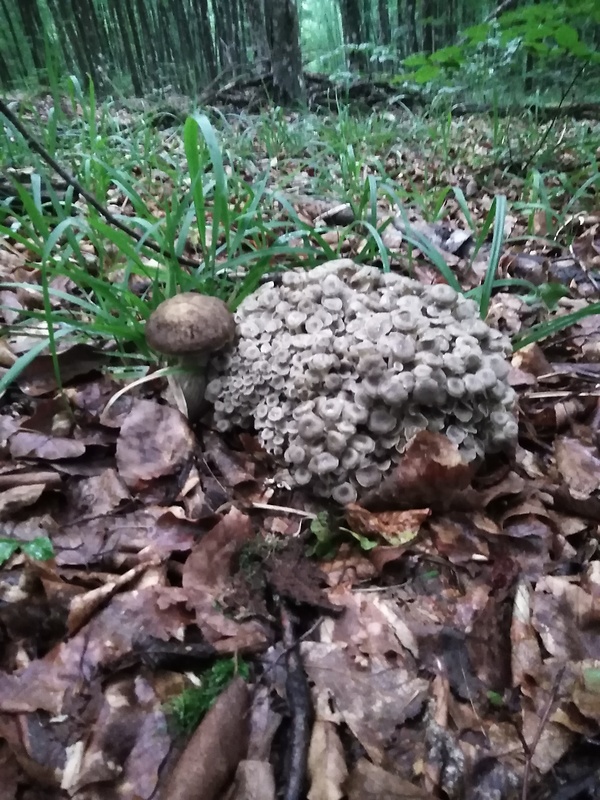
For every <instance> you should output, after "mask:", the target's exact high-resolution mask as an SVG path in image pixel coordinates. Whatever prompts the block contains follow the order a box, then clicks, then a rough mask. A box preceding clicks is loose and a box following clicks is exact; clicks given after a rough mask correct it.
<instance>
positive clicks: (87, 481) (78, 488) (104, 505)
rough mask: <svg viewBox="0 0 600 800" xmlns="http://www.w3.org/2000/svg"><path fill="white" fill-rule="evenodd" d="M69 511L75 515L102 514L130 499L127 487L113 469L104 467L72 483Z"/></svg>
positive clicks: (97, 515)
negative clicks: (95, 473)
mask: <svg viewBox="0 0 600 800" xmlns="http://www.w3.org/2000/svg"><path fill="white" fill-rule="evenodd" d="M68 499H69V501H70V503H71V508H70V511H71V512H72V513H73V514H74V515H75V516H82V517H87V516H92V515H93V516H96V517H99V516H102V515H104V514H109V513H110V512H111V511H114V510H115V509H116V508H118V507H119V506H120V505H121V504H122V503H123V502H125V501H127V500H130V499H131V495H130V494H129V492H128V491H127V487H126V486H125V484H124V483H123V481H122V480H121V478H120V477H119V475H118V473H117V471H116V470H114V469H105V470H103V471H102V472H101V473H100V474H99V475H94V476H92V477H91V478H84V479H83V480H80V481H78V482H77V483H76V484H75V485H72V488H71V491H70V492H69V493H68Z"/></svg>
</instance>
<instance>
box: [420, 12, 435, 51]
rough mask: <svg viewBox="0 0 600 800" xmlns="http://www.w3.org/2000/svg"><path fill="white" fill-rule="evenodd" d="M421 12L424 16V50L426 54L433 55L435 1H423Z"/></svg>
mask: <svg viewBox="0 0 600 800" xmlns="http://www.w3.org/2000/svg"><path fill="white" fill-rule="evenodd" d="M421 12H422V15H423V50H424V51H425V52H426V53H433V48H434V42H433V18H434V5H433V0H422V5H421Z"/></svg>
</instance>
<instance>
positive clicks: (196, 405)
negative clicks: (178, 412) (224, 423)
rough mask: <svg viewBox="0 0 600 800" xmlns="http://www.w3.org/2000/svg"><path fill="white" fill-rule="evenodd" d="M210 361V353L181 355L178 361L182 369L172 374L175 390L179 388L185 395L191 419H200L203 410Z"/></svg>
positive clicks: (188, 414) (187, 410) (188, 415)
mask: <svg viewBox="0 0 600 800" xmlns="http://www.w3.org/2000/svg"><path fill="white" fill-rule="evenodd" d="M208 362H209V355H208V353H202V354H200V355H199V354H195V355H194V356H193V357H191V356H189V355H186V356H180V357H179V358H178V359H177V362H176V363H177V366H178V367H179V369H180V371H179V372H177V374H176V375H172V376H171V378H172V385H173V386H174V387H176V389H175V391H177V390H179V391H180V392H181V395H182V396H183V399H184V401H185V407H186V412H187V417H188V419H190V420H195V419H198V417H199V416H200V415H201V413H202V411H203V407H204V392H205V390H206V383H207V381H206V371H207V368H208Z"/></svg>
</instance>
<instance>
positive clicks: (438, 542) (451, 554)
mask: <svg viewBox="0 0 600 800" xmlns="http://www.w3.org/2000/svg"><path fill="white" fill-rule="evenodd" d="M428 527H429V529H430V531H431V534H432V537H431V539H432V543H433V551H434V552H435V553H437V554H438V555H441V556H443V557H445V558H447V559H448V560H449V561H451V562H452V563H453V564H462V563H468V562H470V561H474V560H478V561H482V560H485V561H487V560H489V557H490V547H489V544H488V542H487V541H486V537H485V534H486V533H487V532H489V533H492V534H493V535H498V534H499V533H500V529H499V528H498V526H497V525H496V524H495V523H494V522H492V520H490V519H488V518H486V517H484V516H483V515H481V514H478V515H477V516H475V515H468V514H458V513H457V514H448V515H446V516H444V517H435V518H433V519H432V520H431V521H430V522H429V525H428ZM425 546H426V545H425V542H423V547H425Z"/></svg>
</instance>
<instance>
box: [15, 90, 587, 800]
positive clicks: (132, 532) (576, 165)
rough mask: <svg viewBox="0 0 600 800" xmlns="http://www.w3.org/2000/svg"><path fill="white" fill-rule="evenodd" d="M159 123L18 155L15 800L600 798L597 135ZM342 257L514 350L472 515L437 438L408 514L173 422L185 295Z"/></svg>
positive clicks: (33, 114) (211, 117)
mask: <svg viewBox="0 0 600 800" xmlns="http://www.w3.org/2000/svg"><path fill="white" fill-rule="evenodd" d="M143 105H144V106H145V107H142V108H140V107H139V104H136V107H135V108H133V104H131V105H128V104H127V103H126V102H124V101H121V102H118V103H117V102H107V101H104V102H97V101H96V98H95V97H94V94H93V92H90V93H88V94H87V95H85V94H83V93H82V92H81V90H80V89H79V87H78V85H77V83H76V82H71V83H70V84H69V86H68V91H65V92H64V93H62V94H61V95H60V96H59V95H58V94H57V93H56V92H55V93H54V97H52V96H51V95H48V96H37V97H35V98H32V97H26V96H24V95H21V96H18V97H17V96H15V97H13V98H11V99H10V101H9V102H8V109H9V110H10V114H14V115H15V116H17V117H18V119H19V120H20V123H21V125H23V126H24V128H25V130H26V136H25V137H24V136H23V135H22V132H20V131H19V130H17V129H16V128H15V126H14V125H12V124H11V122H10V118H5V119H4V121H3V131H4V135H3V136H0V161H1V163H3V164H4V165H5V167H4V169H3V170H2V174H1V176H0V237H1V239H0V242H1V244H0V280H1V285H0V301H1V305H2V336H1V338H0V394H1V397H2V410H1V412H0V441H1V442H2V449H3V462H2V464H1V465H0V514H1V515H2V520H3V534H2V535H3V538H2V540H1V542H0V557H1V558H2V560H3V570H2V577H1V578H0V590H1V593H2V598H3V601H2V606H1V607H0V622H1V625H2V636H3V642H4V645H5V648H4V652H3V655H2V664H1V666H2V671H0V711H2V712H3V713H2V714H0V783H1V784H2V785H5V786H8V787H9V790H10V791H12V789H14V792H13V794H11V795H7V796H10V797H15V798H16V797H19V798H21V800H26V799H27V798H34V797H39V796H40V795H39V793H38V794H36V792H39V787H40V781H41V780H42V778H43V781H44V782H45V792H46V794H45V795H44V796H45V797H46V796H47V797H48V798H54V797H56V798H59V797H66V796H70V797H75V798H84V797H85V798H91V797H98V798H100V797H108V796H110V797H122V798H133V797H150V796H154V795H153V792H156V791H157V789H159V788H160V789H161V790H165V789H164V787H165V785H166V786H167V789H166V791H167V795H165V797H166V796H169V797H170V798H174V797H176V798H178V800H185V798H187V797H192V796H194V795H193V792H194V791H197V787H198V786H199V785H203V786H209V785H210V786H211V787H213V786H214V787H216V788H215V789H214V792H213V794H212V795H211V797H215V798H217V797H225V796H227V797H229V798H234V797H235V798H238V799H239V798H242V797H246V796H247V795H245V794H244V793H243V786H244V785H245V782H246V783H249V784H250V785H259V784H260V785H261V786H265V791H264V794H263V795H261V797H264V800H269V799H270V798H274V797H275V788H276V787H278V788H281V787H286V791H287V792H288V794H286V797H288V798H292V797H298V798H300V797H305V796H307V794H306V792H307V791H309V794H308V797H310V798H311V800H314V798H319V800H320V799H321V798H323V800H328V798H333V797H337V798H341V797H347V798H349V800H359V798H360V800H365V798H367V800H368V798H370V797H372V798H373V800H375V798H376V797H377V798H380V797H382V796H389V797H406V796H410V797H415V798H420V797H423V798H425V797H431V796H432V793H434V795H435V796H442V795H443V796H447V797H457V798H463V797H473V798H475V797H480V796H483V794H485V793H486V792H489V791H492V789H494V790H495V791H497V792H498V794H497V795H495V796H498V797H502V798H504V797H506V798H509V797H516V796H519V797H522V798H527V797H529V798H542V797H551V796H555V795H553V792H556V791H558V790H559V789H560V790H562V791H563V792H564V791H565V786H569V785H575V783H576V782H577V781H579V782H580V783H581V782H583V783H581V785H583V786H584V789H585V788H586V787H592V788H593V787H596V788H597V787H598V785H600V778H598V774H599V773H598V769H597V765H596V764H595V761H594V756H593V751H594V747H595V746H597V742H598V734H599V733H600V731H599V730H598V724H599V723H600V713H599V712H598V703H597V692H598V666H597V665H598V660H597V659H598V658H600V651H599V648H598V644H597V635H596V633H595V631H596V630H597V626H598V624H599V621H600V616H597V615H599V610H598V603H597V596H598V568H597V567H596V564H598V563H600V562H599V560H598V536H599V532H598V520H599V519H600V506H599V503H600V457H599V456H598V450H597V446H598V427H599V420H600V416H599V414H598V387H599V385H600V366H599V364H600V316H599V312H600V297H599V293H598V292H599V287H598V282H599V281H600V234H599V226H600V207H599V204H598V190H599V186H600V172H599V170H598V163H599V157H600V121H593V120H574V119H568V118H564V119H563V118H561V117H560V116H558V117H556V118H554V119H552V120H549V121H548V120H543V121H542V120H539V119H536V117H535V114H534V113H530V114H527V115H525V114H523V115H520V116H515V117H505V116H500V115H494V114H493V113H492V114H481V115H461V114H456V115H454V114H453V113H452V112H451V111H450V110H448V111H441V110H431V111H429V112H427V113H422V114H415V113H412V112H410V111H409V110H407V109H394V110H388V109H383V110H380V111H377V112H370V113H368V114H365V113H362V112H360V111H358V110H356V109H353V108H352V107H339V108H338V109H337V111H336V113H328V114H326V115H325V114H323V115H320V114H316V113H314V114H313V113H310V114H309V113H303V112H289V111H284V110H283V109H281V108H277V107H274V108H271V109H269V110H267V111H265V112H264V113H263V114H260V115H250V114H246V113H243V112H236V113H233V112H231V111H229V110H228V109H217V108H210V109H202V110H197V109H194V108H191V107H190V108H185V109H184V110H183V113H182V115H181V118H178V117H177V116H176V115H173V114H172V113H171V112H170V111H169V112H168V113H165V112H164V110H163V109H162V108H161V107H160V106H157V107H151V106H150V105H149V104H147V103H146V104H143ZM30 137H33V139H35V140H36V141H37V142H38V143H39V145H41V148H35V147H32V142H31V140H30ZM28 139H29V140H28ZM44 153H45V154H48V155H50V157H51V158H52V159H54V160H55V161H56V162H58V164H59V165H60V166H61V167H62V168H63V170H64V171H66V173H68V174H67V176H66V177H68V178H69V175H70V176H72V177H73V180H72V179H71V178H69V180H65V174H64V173H63V175H57V174H56V173H55V171H53V169H52V168H51V166H50V165H49V164H48V161H47V159H46V158H45V156H44ZM82 190H83V193H82ZM88 193H89V194H90V195H92V196H93V197H92V199H94V198H95V201H97V202H95V203H92V204H90V202H89V201H88V200H89V198H88V199H86V197H85V195H86V194H88ZM340 257H344V258H351V259H353V260H354V261H355V262H357V263H363V264H368V265H374V266H376V267H378V268H379V269H381V270H383V271H384V272H400V273H401V274H403V275H406V276H410V277H413V278H416V279H417V280H418V281H420V282H421V283H424V284H434V283H447V284H449V285H450V286H452V287H453V288H455V289H456V290H458V291H460V292H461V293H463V294H465V295H466V296H468V297H470V298H472V299H474V300H475V301H476V302H477V304H478V307H479V310H480V314H481V316H482V318H484V319H486V320H487V321H488V322H489V323H490V324H492V325H493V326H496V327H499V328H500V329H501V330H503V331H504V332H505V333H506V334H507V335H508V336H510V338H511V341H512V343H513V355H512V359H511V371H510V374H509V382H510V384H511V386H512V387H513V388H514V389H515V390H516V392H517V395H518V414H519V425H520V435H519V443H518V445H517V447H516V450H515V452H514V453H513V454H511V456H510V457H508V456H507V457H497V458H492V459H489V460H488V461H486V462H485V463H484V464H483V465H481V466H480V469H479V471H478V472H477V474H475V475H473V476H472V481H471V484H470V486H469V490H468V491H463V490H464V489H465V487H464V486H463V487H461V488H460V490H459V489H458V488H457V484H456V470H455V468H456V462H455V461H453V458H454V455H452V454H451V453H450V451H449V450H447V449H444V448H445V447H446V446H445V445H444V447H442V449H441V451H440V449H439V447H440V445H439V442H436V443H435V445H436V446H435V447H434V445H433V444H432V442H431V441H429V440H425V441H424V442H423V443H422V446H421V447H420V449H419V448H416V449H415V448H413V449H412V450H411V449H409V450H408V451H407V454H406V464H405V467H406V469H405V472H404V473H403V475H404V479H405V480H407V484H406V485H404V484H401V485H400V487H399V495H398V497H399V501H398V503H397V506H396V507H394V508H389V509H385V510H383V511H375V510H372V509H366V508H362V507H361V506H360V505H359V504H352V506H351V507H347V508H341V507H336V506H335V504H329V503H325V502H324V501H318V500H317V499H316V498H315V497H313V496H311V495H310V493H308V492H304V491H300V490H298V489H290V488H289V487H288V486H285V485H283V484H281V483H278V481H277V478H276V469H275V465H274V464H273V462H272V460H271V459H270V458H269V456H268V455H267V454H266V453H265V452H264V451H263V450H262V449H261V448H260V447H259V446H258V444H257V442H256V440H255V438H254V437H253V435H252V431H244V432H241V433H239V432H238V433H236V434H235V435H227V436H221V435H219V434H217V433H216V432H215V431H214V430H212V428H211V426H210V423H209V422H207V421H206V420H203V421H202V423H200V424H199V425H193V424H192V423H191V422H189V421H188V420H187V419H186V416H185V414H184V413H181V412H180V410H178V408H177V404H178V397H177V395H176V394H175V395H174V394H173V391H174V390H173V383H172V381H170V380H169V379H170V377H171V375H172V373H173V371H174V369H173V367H172V365H168V364H166V365H165V364H164V363H163V362H162V361H161V360H160V359H159V357H158V356H157V355H156V353H154V352H153V351H152V350H151V349H150V348H149V347H148V346H147V343H146V340H145V336H144V326H145V322H146V320H147V319H148V317H149V315H150V313H151V312H152V311H153V309H155V308H156V307H157V305H158V304H159V303H160V302H161V301H162V300H163V299H165V298H167V297H170V296H172V295H174V294H177V293H179V292H182V291H199V292H203V293H207V294H214V295H217V296H219V297H221V298H222V299H223V300H225V301H226V302H227V303H228V304H229V306H230V308H231V309H232V310H234V309H235V308H236V307H237V306H238V305H239V304H240V303H241V302H242V301H243V300H244V298H246V297H248V296H249V295H250V294H251V293H252V292H253V291H254V290H256V289H257V287H259V286H260V285H261V284H262V283H264V282H265V281H268V280H272V279H274V276H276V275H277V273H280V272H283V271H286V270H289V269H292V268H298V267H301V268H305V269H310V268H312V267H314V266H316V265H318V264H322V263H325V262H327V261H331V260H333V259H336V258H340ZM182 410H184V409H182ZM409 474H410V475H411V476H412V477H411V479H410V481H409V480H408V478H407V477H406V476H407V475H409ZM432 483H433V484H434V485H435V486H436V487H437V488H438V489H439V497H438V498H437V499H436V501H435V502H433V501H432V499H431V492H428V491H426V488H427V489H430V484H432ZM409 484H410V485H409ZM403 491H405V492H406V497H410V504H409V505H408V506H406V505H403V504H402V492H403ZM419 492H421V494H419ZM419 500H420V501H421V502H419ZM407 502H408V501H407ZM17 595H18V596H17ZM15 598H16V599H15ZM291 609H292V610H293V613H292V611H291ZM342 612H344V613H342ZM224 665H225V666H224ZM232 665H233V666H232ZM304 674H306V675H307V676H308V679H309V681H310V694H309V692H308V688H307V685H305V684H302V680H301V679H300V678H299V676H300V675H304ZM232 675H238V677H237V678H236V679H235V680H233V682H231V683H228V682H229V681H230V680H231V677H232ZM240 676H242V677H243V679H244V680H243V681H242V678H241V677H240ZM290 676H292V677H291V679H290ZM286 680H287V688H286ZM236 681H237V683H236ZM294 681H295V684H294ZM299 684H300V689H298V685H299ZM227 685H228V686H229V688H228V689H226V690H225V691H224V692H223V689H224V687H225V686H227ZM293 685H295V687H296V688H295V689H294V688H293ZM302 685H304V690H302ZM240 686H243V687H244V688H240ZM248 686H252V690H253V692H252V694H251V693H250V692H249V691H248V689H247V688H246V687H248ZM196 690H198V694H197V695H195V694H194V693H195V691H196ZM222 692H223V693H222ZM270 692H273V693H274V694H278V695H280V696H281V697H282V698H284V700H282V701H281V702H279V703H277V702H269V697H271V695H270ZM217 697H219V699H218V700H217V699H216V698H217ZM194 698H196V699H194ZM271 699H272V697H271ZM215 701H216V702H215ZM208 709H210V711H209V712H208V714H207V715H206V716H205V717H204V718H203V721H202V722H201V723H200V725H199V727H197V728H196V726H197V725H198V723H199V720H200V718H201V717H202V715H203V714H205V712H206V711H207V710H208ZM246 717H247V718H248V719H250V720H251V721H252V725H248V730H246V729H245V728H244V725H240V719H245V718H246ZM17 718H18V720H19V724H20V725H21V726H24V729H25V730H27V731H28V736H27V737H23V736H20V737H19V736H17V735H16V733H15V728H14V726H15V719H17ZM300 719H302V720H304V722H305V724H304V726H303V725H302V724H299V723H298V720H300ZM169 723H174V724H175V725H174V727H171V726H170V724H169ZM176 723H179V727H177V724H176ZM90 725H93V726H94V734H93V736H90V737H87V738H86V731H89V729H90ZM194 729H196V735H195V736H194V737H193V738H192V739H191V740H190V743H189V745H188V746H187V749H186V743H187V739H186V738H185V736H184V735H183V734H182V730H184V731H185V734H186V735H187V734H189V733H190V731H191V730H194ZM203 731H204V733H202V732H203ZM115 732H116V733H115ZM115 737H116V740H118V741H119V742H120V743H121V744H120V746H119V747H118V748H116V752H115V748H114V746H113V743H112V742H114V740H115ZM232 737H233V739H235V741H236V742H237V745H236V747H233V748H231V752H229V753H228V754H227V756H225V755H224V754H223V747H222V742H223V741H227V740H229V739H231V738H232ZM49 743H52V747H50V746H49ZM248 743H249V744H248ZM42 744H43V745H44V746H43V747H42ZM75 745H77V747H78V748H79V750H77V758H75V756H74V755H73V754H74V752H75V751H74V750H73V749H72V748H73V747H74V746H75ZM190 747H193V748H194V749H193V750H192V751H190V749H189V748H190ZM70 748H71V749H70ZM181 752H183V755H182V757H181V759H182V760H180V761H179V763H178V764H177V765H176V766H175V767H173V764H174V763H175V759H176V756H177V755H178V754H180V753H181ZM290 753H292V757H291V763H292V766H291V767H290V766H289V764H288V762H286V754H287V755H288V756H289V754H290ZM298 753H300V758H294V757H293V756H294V754H295V755H296V756H298ZM186 758H187V761H186ZM190 758H192V759H193V762H194V763H195V767H194V769H191V767H190V763H191V762H190ZM596 761H597V759H596ZM99 764H100V765H101V766H100V767H99V766H98V765H99ZM182 764H183V766H182ZM286 764H287V765H286ZM298 765H300V766H298ZM98 770H99V771H98ZM298 770H299V772H298ZM190 774H192V775H193V780H192V778H190ZM234 774H235V776H236V777H235V780H234V784H233V788H231V789H230V792H231V793H230V794H227V795H225V794H224V792H225V789H226V786H227V785H228V783H229V782H230V781H231V779H232V778H233V775H234ZM99 775H100V776H101V777H98V776H99ZM40 776H42V778H41V777H40ZM296 785H297V786H300V789H298V790H296V792H297V793H296V795H293V794H292V793H291V792H293V787H294V786H296ZM99 786H100V788H98V787H99ZM102 786H104V788H102ZM106 786H108V787H110V789H109V791H110V792H111V793H110V794H109V795H107V794H103V791H105V788H106ZM290 786H292V789H290ZM211 791H212V790H211ZM186 792H187V793H186ZM236 792H237V793H236ZM408 792H410V795H409V794H407V793H408ZM65 793H68V795H67V794H65ZM561 796H564V797H565V798H566V797H571V796H573V797H574V796H575V795H568V794H564V793H563V795H561ZM590 796H592V795H591V794H590ZM203 797H205V800H210V798H209V797H208V794H206V795H203Z"/></svg>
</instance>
